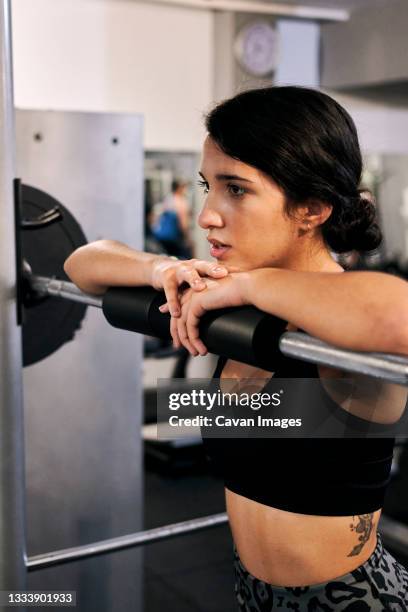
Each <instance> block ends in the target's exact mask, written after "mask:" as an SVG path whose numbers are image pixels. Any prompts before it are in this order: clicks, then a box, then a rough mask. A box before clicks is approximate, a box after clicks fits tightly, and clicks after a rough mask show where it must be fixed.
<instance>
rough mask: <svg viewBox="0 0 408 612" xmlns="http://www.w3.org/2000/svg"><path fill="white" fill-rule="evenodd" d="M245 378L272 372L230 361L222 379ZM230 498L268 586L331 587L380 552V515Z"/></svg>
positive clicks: (250, 564) (249, 561) (243, 553)
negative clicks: (318, 511) (309, 510)
mask: <svg viewBox="0 0 408 612" xmlns="http://www.w3.org/2000/svg"><path fill="white" fill-rule="evenodd" d="M288 329H290V328H289V327H288ZM240 377H242V378H252V379H268V378H270V377H271V373H270V372H266V371H265V370H259V369H256V368H252V367H251V366H246V365H244V364H241V363H238V362H236V361H231V360H230V361H228V362H227V363H226V364H225V367H224V369H223V372H222V375H221V379H223V378H224V379H232V378H240ZM260 388H261V387H260ZM225 496H226V506H227V513H228V517H229V522H230V527H231V531H232V535H233V538H234V542H235V546H236V548H237V551H238V554H239V557H240V559H241V562H242V564H243V565H244V566H245V568H246V569H247V570H248V571H249V572H250V573H251V574H252V575H253V576H255V577H256V578H259V579H260V580H263V581H264V582H268V583H270V584H273V585H276V586H306V585H312V584H318V583H320V582H326V581H328V580H331V579H333V578H336V577H338V576H341V575H343V574H346V573H348V572H351V571H352V570H354V569H355V568H356V567H358V566H359V565H361V564H362V563H364V562H365V561H366V560H367V559H368V558H369V557H370V555H371V554H372V552H373V551H374V549H375V547H376V543H377V524H378V521H379V520H380V515H381V510H377V511H375V512H372V513H369V514H362V515H356V516H315V515H309V514H298V513H296V512H287V511H285V510H280V509H278V508H272V507H270V506H265V505H263V504H260V503H258V502H256V501H253V500H251V499H248V498H246V497H243V496H241V495H238V494H236V493H234V492H232V491H230V490H229V489H225ZM360 538H361V539H360Z"/></svg>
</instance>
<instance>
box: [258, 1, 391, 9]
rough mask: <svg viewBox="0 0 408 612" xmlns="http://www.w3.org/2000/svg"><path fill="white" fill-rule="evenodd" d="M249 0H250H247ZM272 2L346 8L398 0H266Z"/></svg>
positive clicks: (366, 7)
mask: <svg viewBox="0 0 408 612" xmlns="http://www.w3.org/2000/svg"><path fill="white" fill-rule="evenodd" d="M249 1H251V0H249ZM254 1H256V0H254ZM266 1H269V2H271V3H273V4H299V5H303V6H318V7H325V8H333V9H334V8H336V9H346V10H351V11H354V10H357V9H362V8H365V9H369V8H373V7H377V6H381V5H382V6H386V5H389V4H391V3H392V2H398V1H400V0H266Z"/></svg>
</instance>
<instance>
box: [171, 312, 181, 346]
mask: <svg viewBox="0 0 408 612" xmlns="http://www.w3.org/2000/svg"><path fill="white" fill-rule="evenodd" d="M170 334H171V337H172V340H173V346H174V348H176V349H177V348H180V347H181V342H180V338H179V335H178V331H177V319H176V318H175V317H171V318H170Z"/></svg>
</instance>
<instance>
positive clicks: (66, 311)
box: [21, 185, 87, 366]
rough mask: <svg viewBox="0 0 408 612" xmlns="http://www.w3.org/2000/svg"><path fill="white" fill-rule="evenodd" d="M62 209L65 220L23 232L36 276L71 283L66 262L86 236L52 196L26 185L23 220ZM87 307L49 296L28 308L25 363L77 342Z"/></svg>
mask: <svg viewBox="0 0 408 612" xmlns="http://www.w3.org/2000/svg"><path fill="white" fill-rule="evenodd" d="M55 206H58V207H59V209H60V210H61V212H62V215H63V219H61V220H60V221H58V222H56V223H53V224H52V225H49V226H47V227H43V228H41V229H35V230H21V243H22V252H23V257H24V259H25V260H26V261H27V262H28V263H29V265H30V266H31V269H32V272H33V274H38V275H40V276H49V277H55V278H59V279H62V280H69V279H68V277H67V275H66V274H65V272H64V268H63V265H64V261H65V260H66V259H67V257H68V256H69V255H70V254H71V253H72V251H74V250H75V249H76V248H78V247H80V246H82V245H83V244H86V243H87V240H86V238H85V235H84V233H83V231H82V229H81V227H80V225H79V223H78V222H77V221H76V220H75V218H74V217H73V216H72V215H71V213H70V212H69V211H68V210H67V208H65V206H63V205H62V204H61V203H60V202H58V201H57V200H56V199H55V198H53V197H52V196H50V195H49V194H48V193H45V192H44V191H41V190H40V189H36V188H35V187H31V186H29V185H22V217H23V219H35V218H37V217H38V216H40V215H41V214H43V213H44V212H46V211H47V210H49V209H50V208H54V207H55ZM86 309H87V306H86V305H85V304H78V303H75V302H69V301H67V300H63V299H61V298H57V297H48V298H46V299H44V300H43V301H41V302H39V303H38V304H36V305H35V306H32V307H29V308H25V309H24V320H23V363H24V365H25V366H28V365H31V364H33V363H37V361H41V360H42V359H45V358H46V357H48V355H51V354H52V353H54V352H55V351H57V350H58V349H59V348H60V347H61V346H62V345H63V344H65V343H66V342H69V341H70V340H73V338H74V336H75V332H76V331H77V329H79V328H80V327H81V321H82V319H83V318H84V316H85V312H86Z"/></svg>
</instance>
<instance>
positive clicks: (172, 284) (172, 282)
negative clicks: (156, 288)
mask: <svg viewBox="0 0 408 612" xmlns="http://www.w3.org/2000/svg"><path fill="white" fill-rule="evenodd" d="M163 289H164V293H165V294H166V300H167V303H168V305H169V312H170V314H171V316H172V317H179V316H180V312H181V311H180V302H179V296H178V283H177V281H176V279H175V278H174V277H169V278H168V279H166V280H165V282H164V283H163Z"/></svg>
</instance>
